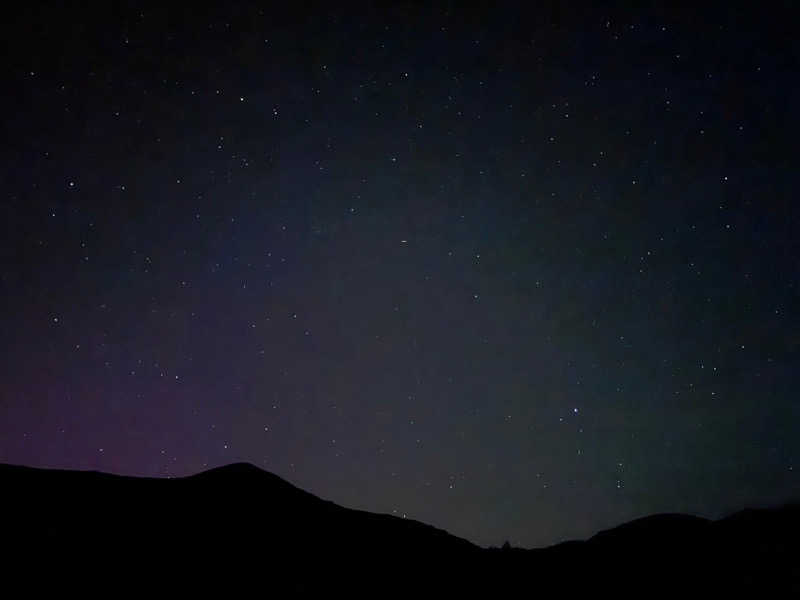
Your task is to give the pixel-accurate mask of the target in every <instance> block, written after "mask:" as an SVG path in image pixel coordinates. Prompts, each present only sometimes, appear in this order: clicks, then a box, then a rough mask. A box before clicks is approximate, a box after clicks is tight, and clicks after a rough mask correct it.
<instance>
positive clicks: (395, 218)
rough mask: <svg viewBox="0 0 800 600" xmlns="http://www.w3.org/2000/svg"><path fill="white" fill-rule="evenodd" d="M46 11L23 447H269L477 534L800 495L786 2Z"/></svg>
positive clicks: (17, 65)
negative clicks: (679, 7)
mask: <svg viewBox="0 0 800 600" xmlns="http://www.w3.org/2000/svg"><path fill="white" fill-rule="evenodd" d="M33 4H34V5H33V6H27V7H17V8H15V9H12V11H11V13H9V14H8V15H7V17H6V18H4V23H3V25H2V28H3V36H2V38H3V40H4V45H5V52H4V55H5V57H6V60H5V61H4V62H6V68H5V69H4V75H3V88H4V92H3V97H2V100H0V106H1V107H2V112H1V113H0V114H2V134H3V142H4V143H3V145H2V150H0V153H1V156H2V160H1V161H0V177H2V179H0V181H1V182H2V196H1V198H2V199H1V200H0V207H1V210H2V212H1V213H0V215H1V218H0V223H2V225H1V226H2V239H0V302H1V303H2V304H1V305H0V306H2V313H1V314H2V319H0V352H2V356H3V360H2V362H0V461H1V462H9V463H16V464H25V465H31V466H44V467H58V468H71V469H98V470H103V471H109V472H114V473H121V474H132V475H144V476H180V475H187V474H191V473H195V472H198V471H201V470H204V469H207V468H211V467H215V466H219V465H223V464H227V463H231V462H235V461H248V462H252V463H253V464H255V465H257V466H259V467H261V468H264V469H267V470H270V471H272V472H274V473H276V474H278V475H280V476H281V477H284V478H286V479H287V480H289V481H290V482H292V483H294V484H295V485H298V486H300V487H302V488H304V489H306V490H308V491H310V492H312V493H314V494H317V495H319V496H321V497H323V498H326V499H330V500H333V501H335V502H337V503H339V504H342V505H345V506H349V507H354V508H362V509H366V510H371V511H376V512H385V513H391V514H396V515H400V516H407V517H409V518H415V519H418V520H421V521H424V522H427V523H430V524H433V525H435V526H437V527H440V528H444V529H446V530H448V531H450V532H451V533H453V534H456V535H459V536H462V537H465V538H467V539H470V540H472V541H474V542H476V543H479V544H482V545H499V544H501V543H502V542H503V541H504V540H506V539H508V540H510V541H511V543H512V544H514V545H522V546H542V545H546V544H552V543H555V542H559V541H562V540H565V539H570V538H579V537H587V536H589V535H591V534H593V533H595V532H596V531H598V530H600V529H602V528H606V527H610V526H613V525H616V524H618V523H621V522H623V521H626V520H630V519H633V518H636V517H640V516H644V515H647V514H651V513H655V512H691V513H693V514H698V515H702V516H708V517H719V516H722V515H725V514H727V513H729V512H732V511H735V510H738V509H740V508H743V507H745V506H760V505H770V504H773V503H782V502H785V501H788V500H792V499H797V498H798V497H800V403H798V398H797V393H796V389H797V372H798V367H800V360H799V359H800V314H799V312H798V308H799V305H798V300H800V298H799V297H798V296H799V295H800V277H799V276H800V269H799V268H798V266H799V265H800V262H799V261H798V255H799V253H800V252H799V251H800V245H799V244H800V242H799V240H800V237H799V234H800V204H798V202H797V200H796V198H795V196H796V190H797V189H798V183H799V182H798V178H799V177H798V169H797V165H796V156H797V155H796V147H797V139H798V127H797V125H798V119H797V114H796V110H797V108H796V107H797V106H799V105H800V88H799V87H798V85H797V82H796V75H797V72H798V66H799V64H800V60H799V57H800V54H799V53H798V45H797V43H796V41H795V36H794V34H793V32H791V31H790V30H789V27H788V22H790V21H791V19H788V18H787V16H786V14H783V13H781V11H780V10H776V11H773V12H770V13H769V14H767V12H766V11H764V12H763V13H761V12H759V8H758V6H755V5H753V6H751V7H750V8H749V9H747V10H748V11H749V12H745V11H744V10H743V9H742V10H740V9H739V8H738V7H737V6H736V4H735V3H734V4H731V3H725V4H724V5H720V6H719V7H712V4H711V3H708V8H702V9H697V12H691V11H687V12H680V13H679V12H674V11H673V12H669V11H668V10H666V9H663V8H658V6H657V5H656V4H654V3H644V2H637V3H627V4H626V3H617V4H608V5H604V6H603V7H602V8H599V7H597V6H595V7H593V8H587V9H585V10H577V9H575V8H574V7H572V6H568V5H566V4H563V3H547V2H545V3H538V4H537V6H538V8H536V9H535V10H534V9H531V8H528V9H527V10H525V11H522V10H521V9H519V8H504V7H500V6H499V5H497V4H495V3H491V5H490V6H487V7H485V8H484V9H479V10H476V9H469V10H467V9H465V8H464V7H463V6H462V4H461V3H440V2H432V3H424V6H423V5H421V4H417V3H398V4H393V5H391V6H388V5H385V4H384V3H378V4H365V5H361V6H358V7H355V6H353V7H351V6H349V5H348V6H345V7H343V6H334V5H330V4H328V5H324V6H319V7H318V6H316V5H307V6H305V7H301V8H299V9H298V10H293V9H287V8H284V9H282V10H281V12H277V13H276V12H273V11H272V10H269V9H267V8H266V7H265V6H262V5H258V4H247V3H241V2H232V3H224V4H223V3H220V5H219V6H218V7H217V8H213V9H203V8H200V7H198V6H195V7H193V8H192V10H191V11H190V12H184V11H182V10H179V9H174V8H169V7H167V6H165V5H164V4H161V5H150V6H145V5H144V4H141V3H136V2H120V3H108V4H111V5H113V6H107V7H101V8H97V7H94V8H92V10H91V11H89V10H88V9H86V10H83V11H81V10H79V11H77V12H74V11H73V9H71V8H64V7H62V6H60V5H59V6H51V7H47V6H45V5H43V4H36V3H33ZM701 4H705V3H701ZM750 4H752V3H750ZM787 6H788V4H787Z"/></svg>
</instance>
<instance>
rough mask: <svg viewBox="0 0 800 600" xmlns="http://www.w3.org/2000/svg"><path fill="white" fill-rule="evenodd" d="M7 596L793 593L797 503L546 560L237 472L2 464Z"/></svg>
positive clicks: (657, 525)
mask: <svg viewBox="0 0 800 600" xmlns="http://www.w3.org/2000/svg"><path fill="white" fill-rule="evenodd" d="M0 490H1V493H2V500H0V502H2V512H1V513H0V514H1V515H2V519H3V522H2V555H1V556H2V560H3V562H2V564H3V567H4V571H5V575H4V580H5V581H6V585H7V586H9V587H10V586H12V585H13V586H16V585H17V584H20V583H21V584H23V585H24V586H25V588H24V589H26V590H27V591H28V592H29V593H33V592H35V591H36V590H43V589H44V588H48V589H50V590H56V591H59V592H61V593H62V594H68V595H70V596H72V595H73V593H79V594H84V595H86V594H98V593H99V594H103V595H108V596H124V595H129V594H133V593H136V594H137V595H139V594H141V593H142V592H147V593H149V594H151V593H156V594H160V593H164V592H167V591H169V592H170V593H173V594H175V593H180V594H181V595H188V594H196V593H203V594H204V595H205V594H206V593H214V594H215V595H219V594H220V593H222V594H224V595H225V596H226V597H229V596H241V595H248V596H251V595H252V596H258V597H272V596H273V595H274V596H275V597H279V596H281V595H284V594H285V593H286V592H287V591H289V592H293V591H297V592H304V593H309V594H313V595H314V597H321V596H322V595H323V594H324V595H325V596H332V595H335V597H339V596H340V595H342V594H344V596H343V597H352V596H370V597H375V598H380V597H387V596H401V595H402V596H407V595H411V594H414V595H422V596H427V595H428V594H430V593H435V594H437V595H447V596H454V595H462V596H468V597H480V596H488V597H496V596H497V595H498V594H502V595H509V594H511V595H513V596H525V597H537V596H541V595H543V594H548V595H549V594H553V593H558V594H559V595H561V596H567V597H572V596H577V595H580V596H581V597H599V596H600V595H602V596H603V597H605V595H606V594H611V597H619V596H626V597H633V596H637V597H641V596H644V597H648V596H654V595H655V596H662V595H666V594H669V595H675V594H681V596H684V595H687V594H688V595H689V597H692V596H694V595H695V594H699V593H710V594H714V596H715V597H721V595H722V594H736V596H737V597H739V596H741V595H742V594H757V595H758V596H760V597H767V596H765V594H777V593H782V594H785V593H786V592H800V551H799V550H798V534H800V506H797V505H795V506H787V507H783V508H779V509H762V510H744V511H742V512H739V513H736V514H734V515H731V516H729V517H727V518H725V519H721V520H719V521H708V520H705V519H701V518H697V517H692V516H688V515H655V516H652V517H647V518H645V519H640V520H637V521H633V522H631V523H626V524H624V525H621V526H619V527H617V528H615V529H611V530H608V531H604V532H601V533H599V534H597V535H595V536H594V537H592V538H590V539H589V540H586V541H575V542H566V543H564V544H559V545H557V546H553V547H550V548H543V549H536V550H523V549H485V548H480V547H478V546H475V545H473V544H471V543H470V542H468V541H466V540H463V539H460V538H457V537H455V536H452V535H450V534H448V533H446V532H444V531H442V530H439V529H436V528H434V527H431V526H429V525H425V524H422V523H419V522H417V521H413V520H409V519H400V518H396V517H392V516H389V515H378V514H373V513H368V512H363V511H356V510H350V509H347V508H343V507H340V506H337V505H335V504H333V503H331V502H327V501H325V500H321V499H319V498H317V497H315V496H313V495H311V494H309V493H307V492H304V491H302V490H300V489H298V488H296V487H294V486H292V485H291V484H289V483H288V482H286V481H284V480H282V479H280V478H279V477H277V476H275V475H272V474H271V473H267V472H265V471H261V470H260V469H258V468H256V467H254V466H251V465H246V464H235V465H229V466H227V467H223V468H220V469H214V470H211V471H207V472H204V473H200V474H198V475H194V476H191V477H186V478H181V479H143V478H129V477H119V476H115V475H108V474H103V473H96V472H86V471H53V470H41V469H31V468H27V467H16V466H10V465H0Z"/></svg>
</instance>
